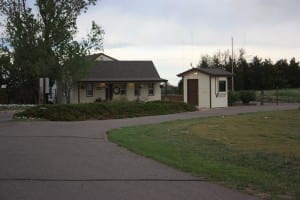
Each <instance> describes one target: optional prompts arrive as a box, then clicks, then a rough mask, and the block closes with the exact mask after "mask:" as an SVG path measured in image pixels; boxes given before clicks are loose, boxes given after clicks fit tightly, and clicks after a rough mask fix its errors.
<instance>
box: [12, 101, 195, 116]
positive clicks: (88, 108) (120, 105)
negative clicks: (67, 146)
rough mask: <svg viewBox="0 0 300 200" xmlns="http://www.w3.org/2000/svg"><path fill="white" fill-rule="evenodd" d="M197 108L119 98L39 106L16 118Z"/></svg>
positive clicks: (138, 113) (136, 113)
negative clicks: (96, 101)
mask: <svg viewBox="0 0 300 200" xmlns="http://www.w3.org/2000/svg"><path fill="white" fill-rule="evenodd" d="M195 110H196V108H195V107H194V106H191V105H187V104H185V103H178V102H165V101H151V102H128V101H121V100H119V101H109V102H103V103H89V104H70V105H63V104H56V105H46V107H41V106H37V107H33V108H30V109H27V110H25V111H23V112H20V113H16V114H15V116H14V117H15V118H16V119H22V118H25V119H26V118H33V119H47V120H51V121H81V120H89V119H116V118H128V117H140V116H149V115H163V114H172V113H179V112H189V111H195Z"/></svg>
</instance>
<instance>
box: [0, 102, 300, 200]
mask: <svg viewBox="0 0 300 200" xmlns="http://www.w3.org/2000/svg"><path fill="white" fill-rule="evenodd" d="M298 107H299V104H285V105H279V106H275V105H267V106H247V107H243V106H241V107H231V108H227V109H214V110H202V111H198V112H191V113H182V114H174V115H164V116H151V117H141V118H131V119H117V120H104V121H84V122H15V121H11V120H10V117H11V115H10V114H7V113H6V114H3V112H2V113H0V199H1V200H12V199H22V200H27V199H28V200H35V199H43V200H47V199H51V200H52V199H65V200H68V199H72V200H76V199H132V200H134V199H172V200H176V199H210V200H212V199H256V198H257V197H253V196H249V195H246V194H242V193H240V192H237V191H235V190H231V189H227V188H225V187H223V186H219V185H217V184H213V183H209V182H206V181H205V180H204V179H202V178H201V177H193V176H192V175H190V174H187V173H183V172H179V171H177V170H175V169H173V168H170V167H167V166H165V165H163V164H160V163H158V162H155V161H152V160H150V159H147V158H144V157H141V156H139V155H136V154H134V153H131V152H129V151H127V150H126V149H123V148H121V147H118V146H117V145H115V144H112V143H111V142H109V141H107V140H106V134H105V133H106V132H107V131H108V130H110V129H113V128H119V127H124V126H131V125H140V124H151V123H159V122H163V121H170V120H177V119H188V118H196V117H206V116H214V115H232V114H236V113H244V112H257V111H264V110H287V109H298Z"/></svg>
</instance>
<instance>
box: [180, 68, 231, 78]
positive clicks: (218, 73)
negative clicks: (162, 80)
mask: <svg viewBox="0 0 300 200" xmlns="http://www.w3.org/2000/svg"><path fill="white" fill-rule="evenodd" d="M193 71H198V72H202V73H204V74H208V75H211V76H233V74H232V73H230V72H228V71H225V70H223V69H220V68H192V69H189V70H187V71H184V72H182V73H180V74H177V76H184V75H185V74H187V73H190V72H193Z"/></svg>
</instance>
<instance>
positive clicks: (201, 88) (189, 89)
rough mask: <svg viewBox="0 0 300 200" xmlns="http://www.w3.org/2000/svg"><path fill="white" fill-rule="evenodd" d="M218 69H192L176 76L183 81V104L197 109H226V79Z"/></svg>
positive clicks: (225, 74) (230, 75)
mask: <svg viewBox="0 0 300 200" xmlns="http://www.w3.org/2000/svg"><path fill="white" fill-rule="evenodd" d="M232 75H233V74H232V73H230V72H227V71H225V70H222V69H219V68H192V69H189V70H187V71H185V72H182V73H180V74H178V75H177V76H179V77H182V79H183V97H184V102H186V103H188V104H192V105H196V106H197V107H198V108H218V107H228V77H232Z"/></svg>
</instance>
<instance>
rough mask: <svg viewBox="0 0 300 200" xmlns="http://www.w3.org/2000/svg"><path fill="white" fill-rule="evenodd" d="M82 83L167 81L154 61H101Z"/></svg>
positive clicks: (92, 68) (89, 70)
mask: <svg viewBox="0 0 300 200" xmlns="http://www.w3.org/2000/svg"><path fill="white" fill-rule="evenodd" d="M82 81H162V82H163V81H166V80H165V79H162V78H160V76H159V74H158V72H157V71H156V69H155V66H154V64H153V62H152V61H99V62H96V63H95V64H94V65H93V66H91V67H90V68H89V69H88V72H87V75H86V77H85V78H83V79H82Z"/></svg>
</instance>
